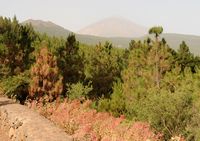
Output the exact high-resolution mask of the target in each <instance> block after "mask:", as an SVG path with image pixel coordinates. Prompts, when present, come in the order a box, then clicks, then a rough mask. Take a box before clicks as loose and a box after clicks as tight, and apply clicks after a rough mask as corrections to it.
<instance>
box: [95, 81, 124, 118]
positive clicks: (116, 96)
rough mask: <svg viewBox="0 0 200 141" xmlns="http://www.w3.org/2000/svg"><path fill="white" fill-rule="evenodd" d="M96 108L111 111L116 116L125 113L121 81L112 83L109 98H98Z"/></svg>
mask: <svg viewBox="0 0 200 141" xmlns="http://www.w3.org/2000/svg"><path fill="white" fill-rule="evenodd" d="M98 110H99V111H108V112H111V113H112V114H113V115H114V116H116V117H118V116H120V115H124V114H126V111H127V110H126V103H125V97H124V95H123V91H122V83H121V82H116V83H114V86H113V93H112V95H111V99H104V98H101V99H100V100H99V104H98Z"/></svg>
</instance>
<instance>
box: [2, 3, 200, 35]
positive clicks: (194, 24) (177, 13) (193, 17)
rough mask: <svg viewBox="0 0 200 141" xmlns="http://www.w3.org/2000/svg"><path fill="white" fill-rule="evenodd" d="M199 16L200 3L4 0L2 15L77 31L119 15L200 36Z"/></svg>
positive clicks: (169, 29) (136, 21)
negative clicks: (50, 23)
mask: <svg viewBox="0 0 200 141" xmlns="http://www.w3.org/2000/svg"><path fill="white" fill-rule="evenodd" d="M199 14H200V0H0V16H6V17H11V18H12V17H13V16H14V15H16V16H17V19H18V20H19V21H20V22H22V21H25V20H27V19H35V20H44V21H52V22H54V23H56V24H58V25H60V26H63V27H64V28H66V29H69V30H71V31H74V32H76V31H78V30H80V29H81V28H83V27H85V26H88V25H90V24H92V23H94V22H97V21H99V20H102V19H104V18H108V17H113V16H115V17H118V16H119V17H123V18H126V19H129V20H131V21H133V22H135V23H137V24H139V25H143V26H145V27H152V26H156V25H160V26H163V28H164V32H165V33H181V34H193V35H200V15H199Z"/></svg>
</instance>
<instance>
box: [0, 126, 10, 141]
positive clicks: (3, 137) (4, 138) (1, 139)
mask: <svg viewBox="0 0 200 141" xmlns="http://www.w3.org/2000/svg"><path fill="white" fill-rule="evenodd" d="M0 141H10V140H9V137H8V135H7V133H5V132H4V131H3V130H1V129H0Z"/></svg>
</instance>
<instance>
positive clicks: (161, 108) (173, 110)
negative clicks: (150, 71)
mask: <svg viewBox="0 0 200 141" xmlns="http://www.w3.org/2000/svg"><path fill="white" fill-rule="evenodd" d="M140 107H142V108H140V110H138V111H139V114H138V116H139V117H138V118H139V120H144V117H145V118H146V120H147V121H148V122H149V123H150V124H151V125H152V127H153V128H155V129H157V131H160V132H162V133H163V134H164V137H165V139H170V138H171V137H173V136H179V135H181V136H187V132H188V131H187V127H188V125H190V124H191V123H192V117H193V115H194V114H195V113H194V112H193V111H194V110H193V109H194V107H193V98H192V95H191V94H188V93H183V92H176V93H168V92H167V91H165V92H161V93H159V94H152V95H150V96H149V97H148V98H147V99H146V100H145V101H143V102H141V103H140Z"/></svg>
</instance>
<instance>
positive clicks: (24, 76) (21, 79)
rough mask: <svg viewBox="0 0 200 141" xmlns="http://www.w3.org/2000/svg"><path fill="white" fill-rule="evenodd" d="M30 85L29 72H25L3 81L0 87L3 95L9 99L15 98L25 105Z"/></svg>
mask: <svg viewBox="0 0 200 141" xmlns="http://www.w3.org/2000/svg"><path fill="white" fill-rule="evenodd" d="M29 83H30V78H29V72H25V73H21V74H19V75H16V76H10V77H8V78H7V79H3V80H1V83H0V87H1V89H2V93H3V94H5V95H7V96H8V97H9V98H15V99H16V100H19V101H20V103H21V104H24V102H25V100H26V98H27V96H28V87H29Z"/></svg>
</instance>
